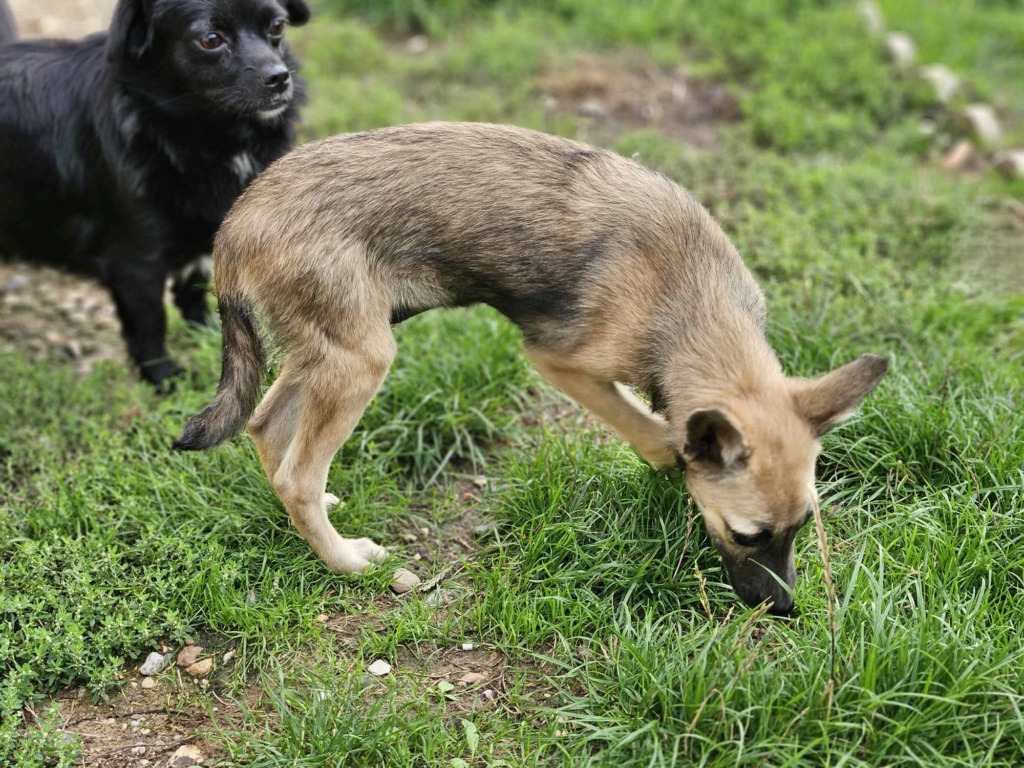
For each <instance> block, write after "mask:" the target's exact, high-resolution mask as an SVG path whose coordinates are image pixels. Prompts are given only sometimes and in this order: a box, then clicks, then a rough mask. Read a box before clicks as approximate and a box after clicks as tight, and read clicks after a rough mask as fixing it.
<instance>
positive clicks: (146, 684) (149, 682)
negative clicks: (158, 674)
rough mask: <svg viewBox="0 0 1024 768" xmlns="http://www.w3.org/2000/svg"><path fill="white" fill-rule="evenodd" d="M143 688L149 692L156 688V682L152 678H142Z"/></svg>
mask: <svg viewBox="0 0 1024 768" xmlns="http://www.w3.org/2000/svg"><path fill="white" fill-rule="evenodd" d="M142 687H143V688H145V689H146V690H147V691H148V690H150V689H151V688H156V680H154V679H153V678H152V677H144V678H142Z"/></svg>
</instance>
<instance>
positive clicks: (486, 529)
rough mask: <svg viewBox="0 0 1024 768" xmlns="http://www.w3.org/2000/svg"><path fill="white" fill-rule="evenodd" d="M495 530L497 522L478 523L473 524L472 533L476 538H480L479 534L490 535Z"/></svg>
mask: <svg viewBox="0 0 1024 768" xmlns="http://www.w3.org/2000/svg"><path fill="white" fill-rule="evenodd" d="M497 530H498V524H497V523H480V524H479V525H474V526H473V535H474V536H476V537H477V538H480V537H481V536H490V535H491V534H492V533H494V532H495V531H497Z"/></svg>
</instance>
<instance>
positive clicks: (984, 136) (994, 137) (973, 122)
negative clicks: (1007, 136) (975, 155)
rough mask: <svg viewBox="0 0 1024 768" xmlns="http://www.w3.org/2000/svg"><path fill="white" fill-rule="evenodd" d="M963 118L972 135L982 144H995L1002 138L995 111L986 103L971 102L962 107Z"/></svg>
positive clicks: (1001, 130)
mask: <svg viewBox="0 0 1024 768" xmlns="http://www.w3.org/2000/svg"><path fill="white" fill-rule="evenodd" d="M964 119H965V120H966V121H967V125H968V127H969V128H970V130H971V133H972V134H973V135H974V137H975V138H976V139H977V140H978V141H980V142H981V143H982V144H986V145H990V146H991V145H995V144H998V143H999V142H1000V141H1002V139H1003V129H1002V128H1001V127H1000V125H999V119H998V118H997V117H996V112H995V110H994V109H992V107H990V106H989V105H988V104H971V105H969V106H967V107H964Z"/></svg>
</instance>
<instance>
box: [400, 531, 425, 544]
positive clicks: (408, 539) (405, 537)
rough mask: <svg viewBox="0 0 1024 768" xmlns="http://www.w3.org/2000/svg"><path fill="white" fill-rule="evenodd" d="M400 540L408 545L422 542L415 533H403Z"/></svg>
mask: <svg viewBox="0 0 1024 768" xmlns="http://www.w3.org/2000/svg"><path fill="white" fill-rule="evenodd" d="M399 538H401V540H402V541H404V542H405V543H406V544H415V543H416V542H417V541H419V540H420V538H419V536H417V535H416V534H415V533H402V534H399Z"/></svg>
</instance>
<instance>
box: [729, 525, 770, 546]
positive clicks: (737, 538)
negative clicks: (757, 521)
mask: <svg viewBox="0 0 1024 768" xmlns="http://www.w3.org/2000/svg"><path fill="white" fill-rule="evenodd" d="M730 533H731V534H732V540H733V541H734V542H736V544H738V545H739V546H741V547H757V546H760V545H761V544H764V543H765V542H767V541H768V540H769V539H771V537H772V532H771V530H770V529H768V528H764V529H762V530H760V531H758V532H757V533H755V534H754V535H753V536H748V535H747V534H745V533H736V531H730Z"/></svg>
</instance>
